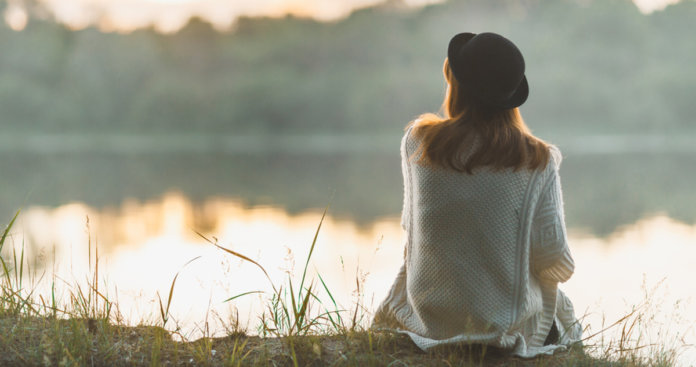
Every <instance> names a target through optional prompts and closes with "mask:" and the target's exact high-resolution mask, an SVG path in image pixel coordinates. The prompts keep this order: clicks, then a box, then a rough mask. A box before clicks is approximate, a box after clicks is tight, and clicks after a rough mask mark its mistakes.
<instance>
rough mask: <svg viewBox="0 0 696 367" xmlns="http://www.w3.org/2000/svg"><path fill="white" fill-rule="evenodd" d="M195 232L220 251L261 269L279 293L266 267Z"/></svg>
mask: <svg viewBox="0 0 696 367" xmlns="http://www.w3.org/2000/svg"><path fill="white" fill-rule="evenodd" d="M194 232H196V234H197V235H199V236H200V237H201V238H203V239H204V240H206V241H207V242H208V243H210V244H212V245H213V246H215V247H217V248H219V249H220V250H222V251H225V252H227V253H228V254H230V255H234V256H236V257H238V258H240V259H242V260H245V261H248V262H250V263H252V264H254V265H256V266H257V267H258V268H259V269H261V271H262V272H263V274H264V275H266V278H267V279H268V281H269V282H270V283H271V287H273V291H274V292H275V293H276V294H277V293H278V292H277V289H276V287H275V285H274V284H273V280H271V277H270V276H269V275H268V272H266V269H264V267H263V266H261V264H259V263H257V262H256V261H254V260H252V259H250V258H249V257H247V256H244V255H242V254H240V253H239V252H236V251H233V250H230V249H228V248H225V247H222V246H220V245H218V244H217V242H213V241H211V240H210V239H208V237H206V236H204V235H203V234H202V233H200V232H198V231H194Z"/></svg>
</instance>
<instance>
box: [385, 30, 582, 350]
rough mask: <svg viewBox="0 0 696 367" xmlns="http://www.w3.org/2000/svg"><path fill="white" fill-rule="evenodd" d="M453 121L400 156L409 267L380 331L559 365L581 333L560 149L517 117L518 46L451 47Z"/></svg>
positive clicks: (429, 123)
mask: <svg viewBox="0 0 696 367" xmlns="http://www.w3.org/2000/svg"><path fill="white" fill-rule="evenodd" d="M444 74H445V78H446V80H447V83H448V89H447V94H446V97H445V101H444V104H443V110H444V117H438V116H435V115H432V114H428V115H423V116H421V117H420V118H419V119H417V120H416V121H414V122H412V123H411V124H409V126H408V127H407V129H406V133H405V135H404V138H403V140H402V144H401V159H402V169H403V175H404V207H403V213H402V221H401V225H402V227H403V228H404V230H405V231H406V232H407V242H406V249H405V261H404V265H403V266H402V268H401V270H400V272H399V274H398V275H397V277H396V280H395V282H394V285H393V286H392V289H391V290H390V292H389V294H388V296H387V298H386V299H385V300H384V301H383V302H382V304H381V305H380V307H379V308H378V310H377V312H376V314H375V319H374V326H376V327H379V328H391V329H397V330H399V331H401V332H404V333H406V334H408V335H409V336H410V337H411V339H413V341H414V342H415V343H416V344H417V345H418V346H419V347H420V348H421V349H423V350H427V349H429V348H432V347H435V346H439V345H446V344H455V343H476V344H485V345H490V346H494V347H498V348H503V349H507V350H510V351H511V352H512V353H513V354H515V355H518V356H521V357H533V356H535V355H539V354H551V353H553V352H554V351H556V350H559V349H564V348H565V346H566V345H568V344H571V343H573V342H577V341H578V340H579V339H580V337H581V333H582V329H581V326H580V324H579V323H578V321H577V320H576V318H575V315H574V311H573V307H572V304H571V303H570V301H569V300H568V298H566V296H565V295H564V294H563V293H562V292H561V291H560V290H558V287H557V285H558V283H559V282H565V281H566V280H568V278H570V276H571V275H572V273H573V270H574V263H573V259H572V257H571V255H570V251H569V249H568V245H567V239H566V231H565V224H564V219H563V204H562V196H561V186H560V180H559V175H558V168H559V165H560V162H561V154H560V152H559V151H558V149H557V148H556V147H554V146H551V145H549V144H547V143H545V142H543V141H542V140H540V139H538V138H536V137H534V136H533V135H532V134H531V133H530V131H529V130H528V129H527V127H526V125H525V124H524V121H523V120H522V117H521V116H520V113H519V110H518V108H517V107H518V106H520V105H521V104H523V103H524V102H525V100H526V99H527V95H528V93H529V87H528V84H527V79H526V77H525V76H524V59H523V57H522V54H521V53H520V51H519V50H518V49H517V47H515V45H514V44H513V43H512V42H510V41H509V40H508V39H506V38H504V37H502V36H500V35H497V34H494V33H481V34H478V35H475V34H472V33H461V34H458V35H456V36H454V37H453V38H452V40H451V41H450V43H449V48H448V55H447V59H446V60H445V65H444Z"/></svg>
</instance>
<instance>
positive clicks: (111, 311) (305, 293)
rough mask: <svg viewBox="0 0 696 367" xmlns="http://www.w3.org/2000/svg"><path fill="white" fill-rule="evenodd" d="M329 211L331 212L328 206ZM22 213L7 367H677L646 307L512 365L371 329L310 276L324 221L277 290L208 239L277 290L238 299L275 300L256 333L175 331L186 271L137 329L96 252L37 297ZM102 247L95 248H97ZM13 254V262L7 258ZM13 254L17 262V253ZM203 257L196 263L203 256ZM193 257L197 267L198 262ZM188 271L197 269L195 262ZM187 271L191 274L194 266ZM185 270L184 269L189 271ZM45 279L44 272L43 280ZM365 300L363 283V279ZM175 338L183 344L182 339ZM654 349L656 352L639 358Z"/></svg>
mask: <svg viewBox="0 0 696 367" xmlns="http://www.w3.org/2000/svg"><path fill="white" fill-rule="evenodd" d="M327 209H328V208H327ZM18 215H19V213H17V214H16V215H15V216H14V218H12V220H11V221H10V222H9V224H8V225H7V227H6V228H5V230H4V232H3V234H2V237H0V265H1V266H2V273H1V274H0V351H1V352H0V365H1V366H194V365H195V366H612V367H614V366H672V365H674V364H675V353H674V352H673V351H672V350H668V349H666V348H664V347H661V346H653V345H642V344H641V340H640V337H639V334H638V332H637V330H638V329H639V328H640V327H641V326H642V323H643V322H645V320H646V317H647V315H646V314H645V312H646V311H645V308H641V307H639V308H636V309H634V310H633V311H632V312H630V313H628V314H627V315H626V316H625V317H623V318H621V319H620V320H617V321H616V322H615V323H612V324H610V325H609V326H608V327H607V328H605V329H602V330H601V331H599V332H597V333H596V334H594V335H591V336H589V337H588V338H587V339H586V340H585V341H584V344H585V346H584V347H574V348H571V350H570V351H569V352H566V353H561V354H557V355H555V356H551V357H539V358H537V359H532V360H522V359H518V358H512V357H509V356H508V355H506V354H505V353H503V352H501V351H498V350H494V349H492V348H485V347H481V346H477V345H462V346H457V347H450V348H442V349H439V350H435V351H432V352H428V353H424V352H422V351H420V350H419V349H418V348H417V347H416V346H415V345H414V344H413V343H412V342H411V341H410V339H409V338H408V337H405V336H403V335H400V334H395V333H389V332H375V331H373V330H370V329H368V328H367V323H368V322H369V318H368V315H369V313H368V312H367V310H365V308H364V307H363V306H362V305H361V303H360V302H359V300H358V301H357V302H356V303H355V304H354V305H353V306H352V307H351V308H350V309H342V308H341V307H340V306H339V305H338V304H337V303H336V301H335V298H334V296H333V294H332V293H331V291H330V288H329V287H328V286H327V284H326V283H325V282H324V280H323V279H322V278H321V276H320V275H317V278H316V279H314V278H312V279H310V278H309V277H308V276H307V274H308V268H309V266H310V260H311V257H312V254H313V252H314V248H315V245H316V240H317V237H318V234H319V231H320V230H321V225H322V223H323V221H324V218H325V216H326V210H325V211H324V214H323V216H322V219H321V221H320V223H319V226H318V228H317V230H316V233H315V235H314V239H313V241H312V243H311V245H310V247H309V252H308V254H307V259H306V261H305V264H304V268H303V271H302V277H301V280H300V282H299V283H294V282H293V278H292V276H290V275H288V277H287V278H286V279H285V280H284V282H283V283H282V284H277V283H276V282H274V280H273V279H271V278H270V276H269V275H268V272H267V271H266V269H265V268H264V267H263V266H262V265H261V264H260V263H258V262H256V261H254V260H252V259H251V258H249V257H247V256H245V255H243V254H241V253H239V252H236V251H233V250H231V249H228V248H226V247H224V246H222V245H220V244H218V243H217V240H216V239H214V238H213V239H209V238H207V237H205V236H203V235H202V234H199V235H201V236H202V237H204V238H205V239H206V240H208V241H209V242H210V243H211V244H212V245H214V246H216V247H217V248H219V249H220V250H221V251H223V252H225V253H227V254H229V255H231V256H234V257H236V258H240V259H242V260H244V261H248V262H250V263H252V264H254V265H256V266H257V267H258V269H259V271H260V273H261V274H263V275H265V277H266V278H267V279H268V282H269V283H270V285H271V288H272V292H269V293H263V292H260V291H253V292H247V293H243V294H239V295H233V296H231V297H229V298H228V300H227V301H228V302H233V301H234V300H236V299H238V298H239V297H244V296H246V295H249V294H257V293H262V294H263V296H264V297H265V299H266V302H265V304H266V306H265V309H264V310H263V311H262V312H261V315H260V320H259V325H258V330H257V333H255V334H256V335H249V333H248V330H244V329H242V328H240V327H239V324H238V323H235V322H231V323H230V324H228V330H227V333H226V335H225V336H224V337H217V338H212V337H209V336H208V335H209V334H208V333H205V335H206V336H205V337H202V338H199V339H197V340H186V338H185V337H184V336H183V335H182V334H180V333H179V332H178V328H177V329H175V330H173V331H172V330H167V329H165V327H167V325H168V322H169V321H170V320H171V315H170V313H169V309H170V305H171V304H172V302H173V300H174V299H175V297H176V296H177V295H176V280H177V278H178V276H179V273H180V271H181V270H180V271H179V272H177V273H176V274H175V275H174V277H173V280H172V282H171V285H170V287H169V293H168V295H167V297H166V298H164V299H163V297H161V296H160V295H159V294H157V299H158V301H159V311H160V314H159V320H156V321H154V322H149V323H148V322H144V321H143V322H141V325H138V326H128V325H125V323H124V322H123V318H122V317H121V315H120V314H119V312H118V304H117V303H116V302H114V301H112V300H110V299H109V297H108V295H107V294H105V292H103V291H102V290H103V289H106V287H105V286H104V285H102V287H101V289H102V290H100V285H99V253H98V247H97V246H96V245H94V246H93V245H92V243H91V242H90V246H89V250H88V252H89V257H90V261H89V269H90V274H89V275H88V276H87V277H86V279H85V282H84V284H86V285H80V284H78V283H77V282H76V283H75V284H64V285H63V286H66V287H67V294H68V297H67V301H65V302H63V303H62V304H61V302H60V301H59V300H58V298H57V297H56V288H57V284H56V283H57V280H56V279H55V277H54V278H53V281H52V286H51V291H50V294H47V295H44V294H40V295H37V294H36V293H35V289H34V288H32V287H31V286H27V284H26V283H25V279H27V274H29V273H31V272H32V269H31V268H30V267H29V265H28V264H29V262H28V261H27V259H26V258H25V256H24V251H23V248H24V246H22V247H21V249H20V250H19V251H17V250H15V248H12V250H11V251H9V250H7V249H5V244H6V242H7V240H8V238H9V233H10V231H11V229H12V226H13V225H14V223H15V220H16V219H17V216H18ZM92 249H94V251H93V250H92ZM2 254H6V255H8V256H1V255H2ZM10 255H11V256H10ZM194 260H195V259H194ZM194 260H191V261H194ZM186 265H188V264H186ZM186 265H184V267H185V266H186ZM182 269H183V268H182ZM44 275H45V274H41V276H39V279H41V278H43V276H44ZM356 288H357V292H358V294H359V293H360V289H361V281H360V279H356ZM612 328H619V329H621V330H622V333H621V337H620V339H619V340H611V341H609V342H605V341H604V340H603V339H602V337H603V336H604V334H605V332H606V330H607V329H612ZM175 336H176V338H175ZM645 348H652V349H650V352H649V353H647V355H646V353H642V354H641V353H639V352H640V351H641V350H643V349H645Z"/></svg>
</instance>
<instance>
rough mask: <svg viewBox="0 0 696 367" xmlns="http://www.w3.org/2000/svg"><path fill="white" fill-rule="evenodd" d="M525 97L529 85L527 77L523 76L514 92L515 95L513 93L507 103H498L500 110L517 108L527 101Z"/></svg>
mask: <svg viewBox="0 0 696 367" xmlns="http://www.w3.org/2000/svg"><path fill="white" fill-rule="evenodd" d="M527 97H529V84H528V83H527V77H526V76H523V77H522V81H521V82H520V85H519V86H518V87H517V89H516V90H515V93H513V94H512V96H511V97H510V98H508V99H507V101H504V102H502V103H500V108H503V109H506V110H507V109H510V108H515V107H519V106H521V105H522V104H523V103H524V102H526V101H527Z"/></svg>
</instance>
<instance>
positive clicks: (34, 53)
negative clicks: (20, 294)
mask: <svg viewBox="0 0 696 367" xmlns="http://www.w3.org/2000/svg"><path fill="white" fill-rule="evenodd" d="M694 13H696V3H695V2H693V1H682V2H681V3H679V4H676V5H672V6H669V7H668V8H667V9H666V10H664V11H659V12H656V13H654V14H651V15H649V16H646V15H643V14H641V13H639V12H638V10H637V8H636V7H635V6H634V5H633V4H631V3H630V2H629V1H624V0H607V1H591V2H580V1H573V0H561V1H558V0H534V1H524V2H520V1H496V2H488V1H482V0H468V1H450V2H447V3H445V4H440V5H431V6H427V7H425V8H423V9H419V10H403V9H401V8H399V7H392V6H389V5H388V3H387V4H385V5H382V6H379V7H374V8H367V9H362V10H359V11H356V12H355V13H354V14H353V15H352V16H350V17H348V18H346V19H344V20H341V21H338V22H333V23H319V22H316V21H314V20H309V19H302V18H296V17H285V18H280V19H270V18H253V19H252V18H242V19H239V20H238V22H237V24H236V27H235V29H234V31H232V32H230V33H218V32H216V31H215V30H214V29H213V28H212V27H211V26H210V25H209V24H207V23H205V22H204V21H202V20H200V19H192V20H191V21H190V23H189V24H188V25H187V26H186V27H184V28H183V29H182V30H181V31H179V32H178V33H176V34H172V35H162V34H157V33H155V32H154V31H153V30H151V29H144V30H138V31H135V32H133V33H130V34H106V33H101V32H99V31H98V30H96V29H94V28H88V29H84V30H80V31H71V30H69V29H67V28H64V27H63V26H61V25H58V24H56V23H53V21H51V20H41V19H34V18H32V19H30V22H29V24H28V26H27V28H26V29H25V30H24V31H21V32H14V31H12V30H10V29H9V28H0V42H2V44H3V46H4V49H3V52H2V54H0V111H2V113H3V119H2V123H1V125H0V129H1V130H3V131H18V130H20V131H44V132H45V131H52V132H58V131H61V132H63V131H99V132H109V131H110V132H147V131H150V132H163V131H196V132H231V133H239V132H246V133H249V132H256V133H259V132H260V133H264V132H268V133H283V132H289V131H293V132H305V131H310V130H311V131H316V130H321V131H326V132H374V131H376V130H377V131H394V130H399V129H400V128H401V126H403V125H404V124H405V123H406V122H407V121H409V120H410V119H412V118H413V117H414V116H416V115H418V114H420V113H422V112H426V111H433V110H436V109H437V108H438V105H439V102H440V99H441V96H442V94H443V91H442V89H443V81H442V77H441V75H440V67H441V64H442V61H443V59H444V55H445V48H446V44H447V41H448V40H449V37H451V36H452V35H453V34H455V33H457V32H460V31H475V32H480V31H485V30H492V31H497V32H501V33H503V34H505V35H507V36H509V37H510V38H511V39H512V40H514V41H515V42H516V43H518V44H519V46H520V48H521V49H522V50H523V53H524V54H525V56H526V59H527V72H528V76H529V80H530V83H531V95H530V100H529V102H528V104H527V105H525V107H524V110H525V116H526V117H527V119H528V120H529V121H530V124H531V125H532V126H534V127H535V128H537V129H538V130H543V131H566V130H568V131H576V130H587V131H589V130H592V131H624V132H625V131H634V130H636V129H646V130H653V131H657V130H665V129H684V128H691V126H690V125H691V122H692V116H694V114H696V105H694V104H693V103H691V100H690V98H691V96H692V95H693V94H694V88H695V87H694V85H696V79H694V78H696V77H695V76H694V73H691V72H690V70H691V66H692V65H691V64H692V60H693V58H694V55H696V46H694V42H693V41H692V39H691V34H692V32H691V31H690V30H691V27H692V21H693V15H694Z"/></svg>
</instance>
